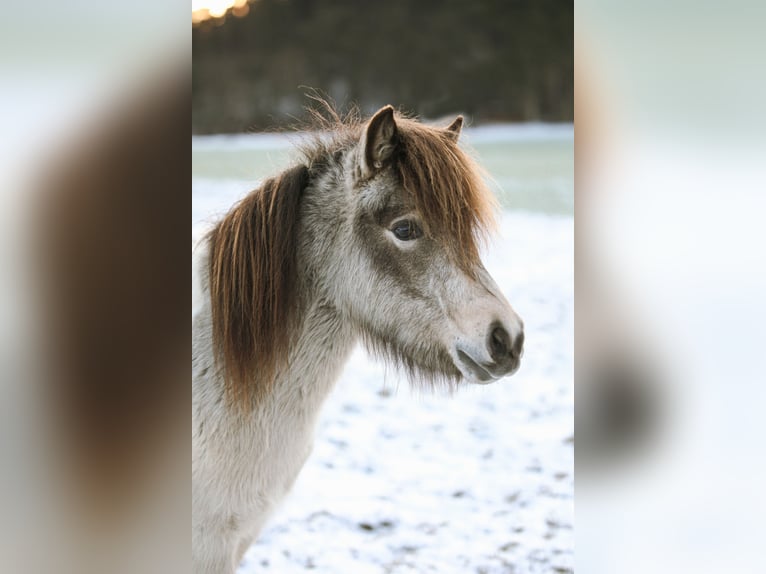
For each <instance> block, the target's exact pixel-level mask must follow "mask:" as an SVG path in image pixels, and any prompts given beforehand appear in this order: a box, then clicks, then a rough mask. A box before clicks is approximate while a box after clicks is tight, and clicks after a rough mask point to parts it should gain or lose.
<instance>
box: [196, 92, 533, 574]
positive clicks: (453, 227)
mask: <svg viewBox="0 0 766 574" xmlns="http://www.w3.org/2000/svg"><path fill="white" fill-rule="evenodd" d="M462 124H463V118H462V117H461V116H459V117H457V119H455V121H454V122H452V124H451V125H449V126H448V127H446V128H441V127H434V126H430V125H426V124H424V123H421V122H419V121H417V120H416V119H412V118H409V117H407V116H405V115H403V114H400V113H399V112H397V111H395V110H394V108H393V107H391V106H386V107H383V108H382V109H380V110H379V111H378V112H377V113H375V114H374V115H373V116H372V118H371V119H369V120H368V121H363V120H362V119H360V118H359V117H358V116H354V117H353V118H340V117H339V116H338V115H337V113H334V116H333V117H331V118H326V119H325V123H324V124H323V125H322V126H321V127H322V128H323V129H322V130H321V131H320V132H319V134H320V135H316V136H313V137H311V138H310V139H309V140H308V141H306V142H304V143H303V144H302V146H301V151H302V155H301V158H300V159H301V161H300V162H299V163H298V164H297V165H295V166H293V167H291V168H290V169H287V170H286V171H284V172H283V173H281V174H279V175H278V176H276V177H274V178H272V179H269V180H267V181H266V182H265V183H263V184H262V186H261V187H260V188H259V189H257V190H255V191H253V192H252V193H250V194H249V195H248V196H246V197H245V198H244V199H243V200H242V201H241V202H240V203H239V204H237V205H236V206H235V207H233V208H232V209H231V210H230V211H229V212H228V213H227V214H226V215H225V216H224V217H223V219H222V220H221V221H220V222H218V223H217V225H216V226H215V227H214V228H213V229H212V231H211V232H210V233H209V235H208V236H207V237H206V239H205V240H204V241H203V242H202V245H201V246H200V250H201V254H200V258H201V259H200V260H201V261H202V263H201V264H200V268H201V269H202V272H201V278H200V279H201V284H202V295H203V304H202V305H201V307H200V308H199V309H198V310H197V312H196V314H195V315H194V316H193V320H192V353H193V354H192V376H193V378H192V389H193V393H192V397H193V398H192V554H193V556H192V559H193V563H194V572H196V573H197V574H203V573H204V574H231V573H232V572H234V571H235V569H236V567H237V565H238V564H239V562H240V560H241V558H242V556H243V554H244V552H245V551H246V550H247V548H248V547H249V545H250V544H251V543H252V542H253V540H254V539H255V538H256V537H257V536H258V534H259V532H260V530H261V529H262V527H263V526H264V523H265V522H266V521H267V519H268V518H269V516H270V515H271V514H272V512H273V511H274V509H275V508H276V506H277V505H278V503H279V502H280V500H282V499H283V498H284V497H285V496H286V495H287V493H288V492H289V490H290V488H291V487H292V485H293V483H294V481H295V479H296V477H297V475H298V473H299V472H300V470H301V467H302V466H303V464H304V463H305V461H306V459H307V457H308V456H309V453H310V452H311V449H312V442H313V434H314V428H315V425H316V422H317V418H318V413H319V411H320V409H321V406H322V403H323V401H324V400H325V398H326V397H327V396H328V394H329V393H330V391H331V389H332V388H333V385H334V384H335V382H336V379H337V378H338V377H339V375H340V373H341V370H342V367H343V365H344V362H345V361H346V359H347V358H348V356H349V354H350V352H351V351H352V349H353V348H354V346H355V345H356V344H357V342H359V341H361V342H362V343H363V344H364V345H365V346H366V348H367V349H368V350H369V351H370V352H371V353H372V354H373V355H376V356H379V357H382V358H383V359H385V360H386V361H387V362H388V363H389V364H393V365H395V366H396V367H397V368H400V369H401V370H402V371H403V372H404V373H406V374H407V376H408V377H409V379H410V381H411V382H412V383H413V384H425V385H436V384H443V385H446V386H447V387H448V388H450V389H452V388H455V387H456V386H457V385H458V384H460V383H461V382H467V383H478V384H486V383H491V382H493V381H496V380H498V379H500V378H502V377H504V376H506V375H510V374H513V373H514V372H515V371H516V370H517V369H518V367H519V362H520V359H521V356H522V351H523V345H524V329H523V323H522V321H521V319H520V318H519V316H518V315H517V314H516V313H515V312H514V310H513V309H512V307H511V306H510V304H509V303H508V301H507V300H506V299H505V298H504V296H503V295H502V293H501V291H500V289H499V288H498V286H497V285H496V284H495V282H494V281H493V279H492V278H491V277H490V275H489V274H488V273H487V271H486V270H485V268H484V267H483V265H482V263H481V259H480V255H479V248H480V245H481V243H482V241H483V240H484V239H486V237H487V236H488V234H489V232H490V231H491V230H492V228H493V225H494V223H493V222H494V219H493V218H494V211H495V203H494V199H493V195H492V193H491V192H490V191H489V190H488V189H487V187H486V184H485V183H484V177H483V172H482V170H481V169H480V168H479V166H478V165H477V164H476V163H475V162H474V160H473V159H472V158H471V157H470V156H469V155H468V154H466V153H465V152H464V151H463V150H462V149H461V147H459V146H458V137H459V135H460V131H461V128H462Z"/></svg>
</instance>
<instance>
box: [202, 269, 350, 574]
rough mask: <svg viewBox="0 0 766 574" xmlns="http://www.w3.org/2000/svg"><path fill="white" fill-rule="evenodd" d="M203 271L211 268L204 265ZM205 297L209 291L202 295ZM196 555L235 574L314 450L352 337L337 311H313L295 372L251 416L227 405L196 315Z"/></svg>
mask: <svg viewBox="0 0 766 574" xmlns="http://www.w3.org/2000/svg"><path fill="white" fill-rule="evenodd" d="M200 267H201V268H203V269H204V268H205V265H204V264H203V265H200ZM203 293H204V291H203ZM192 334H193V335H192V345H193V356H194V358H195V362H194V364H193V383H192V385H193V403H192V554H193V562H194V568H195V570H194V572H195V574H225V573H226V574H228V573H231V572H234V570H235V569H236V566H237V564H238V563H239V561H240V560H241V557H242V555H243V554H244V552H245V550H247V548H248V546H249V545H250V543H251V542H252V541H253V540H254V539H255V538H256V536H257V535H258V533H259V531H260V530H261V528H262V527H263V525H264V523H265V522H266V520H267V519H268V517H269V516H270V515H271V513H272V512H273V511H274V509H275V507H276V506H277V504H278V503H279V502H280V501H281V500H282V499H283V498H284V496H285V495H286V494H287V492H288V491H289V490H290V488H291V487H292V484H293V482H294V481H295V478H296V477H297V475H298V472H299V471H300V469H301V467H302V466H303V464H304V462H305V461H306V458H307V457H308V455H309V453H310V452H311V448H312V444H313V434H314V427H315V424H316V420H317V415H318V413H319V410H320V407H321V405H322V403H323V401H324V400H325V398H326V397H327V395H328V393H329V392H330V390H331V389H332V386H333V384H334V382H335V380H336V379H337V378H338V376H339V375H340V371H341V369H342V367H343V364H344V362H345V360H346V358H347V356H348V354H349V353H350V351H351V349H352V347H353V344H354V341H355V339H354V337H353V335H352V334H351V332H350V331H349V330H348V329H347V328H344V327H343V326H342V324H341V323H340V321H339V320H338V319H337V317H336V316H335V313H334V311H333V310H332V309H328V308H325V307H323V306H322V305H320V304H318V303H317V304H315V305H314V306H313V307H312V308H311V309H310V310H309V311H308V313H307V315H306V318H305V321H304V325H303V329H302V332H301V335H300V337H299V340H298V342H297V344H296V345H295V348H296V349H301V351H302V352H300V353H292V354H291V356H290V361H289V364H290V368H289V369H288V370H286V371H283V372H280V373H279V374H278V376H277V378H276V381H275V386H274V389H273V392H271V393H269V394H268V395H267V396H266V397H265V399H264V400H263V401H261V402H260V403H259V404H258V406H257V407H256V410H255V411H254V412H253V413H251V414H250V416H243V415H241V414H238V413H235V412H233V410H232V409H230V408H228V407H227V406H226V404H225V400H223V399H222V395H221V393H222V389H223V382H222V381H221V380H220V378H219V376H218V375H217V374H216V372H215V368H214V366H213V353H212V344H211V337H210V305H209V303H205V304H204V305H203V306H202V308H201V309H200V310H199V311H198V312H197V313H196V315H195V316H194V317H193V322H192Z"/></svg>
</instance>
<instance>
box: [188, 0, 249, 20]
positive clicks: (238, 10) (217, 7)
mask: <svg viewBox="0 0 766 574" xmlns="http://www.w3.org/2000/svg"><path fill="white" fill-rule="evenodd" d="M247 1H248V0H192V22H201V21H202V20H207V19H208V18H218V17H220V16H223V15H224V14H226V11H227V10H228V9H229V8H234V9H235V10H234V14H235V15H236V16H244V15H245V14H247Z"/></svg>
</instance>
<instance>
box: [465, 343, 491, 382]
mask: <svg viewBox="0 0 766 574" xmlns="http://www.w3.org/2000/svg"><path fill="white" fill-rule="evenodd" d="M457 356H458V359H460V362H461V363H462V364H463V365H464V366H465V367H466V368H467V369H468V371H469V372H470V373H471V374H472V375H473V376H474V377H475V378H476V379H478V382H479V383H482V384H486V383H491V382H493V381H496V380H497V379H498V378H499V377H495V376H494V375H492V373H490V372H489V371H488V370H487V369H485V368H484V367H482V366H481V365H480V364H479V363H477V362H476V361H474V360H473V359H472V358H471V357H470V356H469V355H468V354H467V353H465V352H464V351H461V350H459V349H458V352H457Z"/></svg>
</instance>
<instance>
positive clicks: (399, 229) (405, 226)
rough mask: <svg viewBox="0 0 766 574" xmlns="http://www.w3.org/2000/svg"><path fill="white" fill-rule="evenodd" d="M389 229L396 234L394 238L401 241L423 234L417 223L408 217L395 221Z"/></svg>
mask: <svg viewBox="0 0 766 574" xmlns="http://www.w3.org/2000/svg"><path fill="white" fill-rule="evenodd" d="M391 231H392V232H393V233H394V235H396V238H397V239H399V240H401V241H411V240H413V239H417V238H418V237H420V236H421V235H423V233H422V232H421V231H420V228H419V227H418V225H417V223H415V222H414V221H410V220H408V219H406V220H404V221H397V222H396V223H395V224H394V226H393V228H391Z"/></svg>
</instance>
